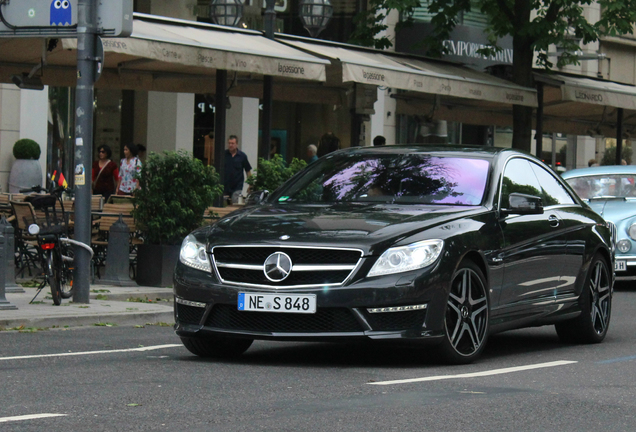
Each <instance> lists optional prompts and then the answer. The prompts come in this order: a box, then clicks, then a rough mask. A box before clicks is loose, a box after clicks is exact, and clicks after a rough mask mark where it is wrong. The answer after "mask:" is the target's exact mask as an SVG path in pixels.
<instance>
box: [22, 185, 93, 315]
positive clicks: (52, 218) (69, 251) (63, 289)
mask: <svg viewBox="0 0 636 432" xmlns="http://www.w3.org/2000/svg"><path fill="white" fill-rule="evenodd" d="M64 191H65V188H64V187H62V186H60V187H55V186H54V185H53V184H52V186H51V188H50V190H49V191H48V193H46V194H38V195H29V196H27V197H26V198H25V201H26V202H29V203H31V205H32V206H33V208H34V210H36V211H37V212H39V213H40V214H39V216H38V217H36V218H35V221H34V222H35V223H32V224H30V225H29V227H28V231H29V234H31V235H33V236H36V237H37V242H38V253H39V255H40V260H41V263H42V270H43V273H44V280H43V281H42V283H41V284H40V286H39V287H38V291H37V293H36V294H35V297H33V299H32V300H31V302H33V300H35V298H36V297H37V296H38V294H39V293H40V291H42V289H43V288H44V287H45V286H46V285H47V284H48V285H49V286H50V287H51V297H52V298H53V303H54V304H55V305H57V306H59V305H60V304H61V303H62V299H63V298H70V297H71V296H72V295H73V270H74V253H73V247H72V245H76V246H79V247H82V248H85V249H87V250H89V251H90V253H91V256H92V255H93V250H92V249H91V247H90V246H88V245H85V244H84V243H81V242H78V241H76V240H73V239H71V238H69V214H68V212H67V211H66V210H65V208H64V200H63V199H62V193H63V192H64ZM20 192H23V193H24V192H37V193H41V192H46V190H45V189H44V188H42V187H41V186H34V187H32V188H29V189H22V190H20Z"/></svg>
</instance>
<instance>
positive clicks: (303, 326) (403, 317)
mask: <svg viewBox="0 0 636 432" xmlns="http://www.w3.org/2000/svg"><path fill="white" fill-rule="evenodd" d="M431 274H434V273H433V272H424V274H410V275H409V274H407V273H405V274H399V275H391V276H384V277H378V278H372V279H369V280H364V279H363V280H358V281H355V282H352V283H350V284H347V285H346V286H339V287H308V288H298V289H294V290H292V291H290V290H285V291H284V294H290V293H294V294H315V295H316V301H317V311H316V313H315V314H297V313H273V312H255V311H239V310H238V309H237V303H238V294H239V292H267V293H276V292H277V291H276V289H275V288H253V287H241V286H233V285H225V284H220V283H219V282H218V280H216V277H215V276H213V275H209V274H207V273H204V272H200V271H196V270H191V269H189V268H187V267H185V266H183V265H178V266H177V271H176V273H175V284H174V293H175V302H174V305H175V323H176V324H175V331H176V333H177V335H179V336H181V337H202V338H205V337H215V336H232V337H244V338H250V339H269V340H289V341H291V340H294V341H349V340H356V339H357V340H359V339H367V340H369V339H371V340H395V339H402V340H418V341H426V340H430V341H439V340H440V338H442V337H443V336H444V331H443V322H444V311H445V304H446V287H445V285H444V283H442V279H441V278H440V277H439V275H438V276H436V277H432V276H430V275H431ZM405 276H406V277H405ZM423 304H425V305H426V307H425V308H421V309H417V310H401V309H398V310H397V311H395V310H394V309H393V310H387V309H381V311H378V310H375V311H369V309H373V308H390V307H400V306H413V305H423Z"/></svg>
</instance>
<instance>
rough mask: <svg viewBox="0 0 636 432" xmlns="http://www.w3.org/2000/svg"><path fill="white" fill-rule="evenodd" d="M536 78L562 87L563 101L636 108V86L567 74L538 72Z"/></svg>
mask: <svg viewBox="0 0 636 432" xmlns="http://www.w3.org/2000/svg"><path fill="white" fill-rule="evenodd" d="M535 77H536V80H537V81H540V82H543V83H545V84H548V85H550V86H554V87H559V88H560V89H561V101H571V102H578V103H582V104H591V105H601V106H609V107H614V108H624V109H629V110H636V87H635V86H633V85H629V84H620V83H616V82H613V81H605V80H597V79H593V78H587V77H572V76H567V75H559V74H554V75H545V74H536V75H535Z"/></svg>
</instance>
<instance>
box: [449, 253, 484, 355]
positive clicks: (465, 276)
mask: <svg viewBox="0 0 636 432" xmlns="http://www.w3.org/2000/svg"><path fill="white" fill-rule="evenodd" d="M489 314H490V310H489V302H488V290H487V284H486V278H485V277H484V275H483V273H482V271H481V270H480V269H479V267H477V265H476V264H475V263H473V262H472V261H463V262H462V263H461V264H460V265H459V268H458V269H457V271H456V272H455V274H454V275H453V278H452V282H451V288H450V293H449V294H448V300H447V302H446V316H445V320H444V328H445V333H446V335H445V337H444V340H443V342H442V344H441V346H440V354H441V355H442V356H443V357H444V359H445V360H446V361H447V362H448V363H452V364H466V363H470V362H472V361H474V360H475V359H476V358H477V357H479V355H480V354H481V352H482V351H483V350H484V346H485V345H486V340H487V338H488V327H489V325H488V319H489Z"/></svg>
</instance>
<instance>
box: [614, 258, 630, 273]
mask: <svg viewBox="0 0 636 432" xmlns="http://www.w3.org/2000/svg"><path fill="white" fill-rule="evenodd" d="M614 270H615V271H627V265H626V264H625V261H621V260H616V263H615V264H614Z"/></svg>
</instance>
